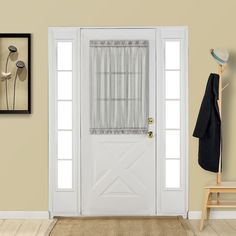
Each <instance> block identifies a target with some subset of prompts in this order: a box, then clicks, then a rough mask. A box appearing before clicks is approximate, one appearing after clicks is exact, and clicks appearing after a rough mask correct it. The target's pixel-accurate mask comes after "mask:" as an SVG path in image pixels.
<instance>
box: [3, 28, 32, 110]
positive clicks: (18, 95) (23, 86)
mask: <svg viewBox="0 0 236 236" xmlns="http://www.w3.org/2000/svg"><path fill="white" fill-rule="evenodd" d="M30 62H31V35H30V34H15V33H0V114H14V113H15V114H30V113H31V71H30V70H31V68H30V65H31V63H30Z"/></svg>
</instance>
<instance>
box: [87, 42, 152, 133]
mask: <svg viewBox="0 0 236 236" xmlns="http://www.w3.org/2000/svg"><path fill="white" fill-rule="evenodd" d="M148 52H149V46H148V41H146V40H105V41H101V40H92V41H90V133H91V134H144V133H145V134H146V133H147V129H148V125H147V119H148V69H149V66H148Z"/></svg>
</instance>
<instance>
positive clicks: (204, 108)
mask: <svg viewBox="0 0 236 236" xmlns="http://www.w3.org/2000/svg"><path fill="white" fill-rule="evenodd" d="M211 82H212V80H211V77H210V78H209V80H208V83H207V87H206V91H205V95H204V97H203V100H202V104H201V107H200V111H199V114H198V118H197V122H196V126H195V129H194V132H193V136H194V137H197V138H202V137H204V135H205V133H206V130H207V128H208V125H209V121H210V117H211V91H212V84H211Z"/></svg>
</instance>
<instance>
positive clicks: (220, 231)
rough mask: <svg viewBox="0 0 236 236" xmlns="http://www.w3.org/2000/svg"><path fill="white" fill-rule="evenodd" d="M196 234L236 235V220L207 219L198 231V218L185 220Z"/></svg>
mask: <svg viewBox="0 0 236 236" xmlns="http://www.w3.org/2000/svg"><path fill="white" fill-rule="evenodd" d="M186 221H187V222H188V223H189V225H190V227H191V228H192V231H193V232H194V235H196V236H236V220H207V221H205V224H204V228H203V230H202V231H201V232H200V231H199V222H200V221H199V220H186Z"/></svg>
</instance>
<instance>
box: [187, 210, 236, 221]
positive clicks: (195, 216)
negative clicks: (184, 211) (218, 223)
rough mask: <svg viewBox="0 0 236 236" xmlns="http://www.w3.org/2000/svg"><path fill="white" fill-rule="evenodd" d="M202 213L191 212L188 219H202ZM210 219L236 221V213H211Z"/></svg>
mask: <svg viewBox="0 0 236 236" xmlns="http://www.w3.org/2000/svg"><path fill="white" fill-rule="evenodd" d="M201 214H202V212H201V211H189V212H188V219H190V220H196V219H200V218H201ZM209 219H236V211H219V210H218V211H217V210H213V211H211V212H210V216H209Z"/></svg>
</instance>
